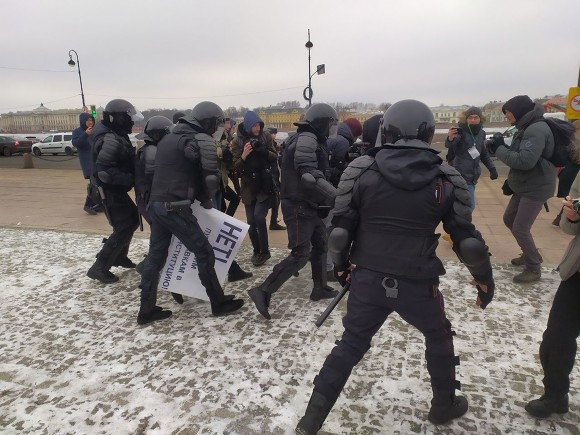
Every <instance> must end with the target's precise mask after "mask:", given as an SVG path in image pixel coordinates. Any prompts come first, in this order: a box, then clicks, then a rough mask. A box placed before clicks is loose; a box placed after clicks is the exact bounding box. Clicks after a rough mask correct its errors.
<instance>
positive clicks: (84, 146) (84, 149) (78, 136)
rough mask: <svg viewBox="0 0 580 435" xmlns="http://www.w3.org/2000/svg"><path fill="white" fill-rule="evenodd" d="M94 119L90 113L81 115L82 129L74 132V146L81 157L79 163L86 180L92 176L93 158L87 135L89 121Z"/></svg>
mask: <svg viewBox="0 0 580 435" xmlns="http://www.w3.org/2000/svg"><path fill="white" fill-rule="evenodd" d="M90 118H92V116H91V115H89V114H88V113H81V114H80V115H79V124H80V127H78V128H75V129H74V130H73V132H72V144H73V145H74V146H75V147H76V149H77V153H78V156H79V163H80V164H81V169H82V170H83V175H84V177H85V178H86V179H88V178H90V176H91V168H92V166H93V164H92V157H91V141H90V138H91V137H90V136H89V135H88V134H87V120H88V119H90Z"/></svg>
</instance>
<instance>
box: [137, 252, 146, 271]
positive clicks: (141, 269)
mask: <svg viewBox="0 0 580 435" xmlns="http://www.w3.org/2000/svg"><path fill="white" fill-rule="evenodd" d="M146 259H147V256H146V255H144V256H143V260H141V261H140V262H139V263H137V266H135V271H136V272H137V273H138V274H139V275H143V269H145V260H146Z"/></svg>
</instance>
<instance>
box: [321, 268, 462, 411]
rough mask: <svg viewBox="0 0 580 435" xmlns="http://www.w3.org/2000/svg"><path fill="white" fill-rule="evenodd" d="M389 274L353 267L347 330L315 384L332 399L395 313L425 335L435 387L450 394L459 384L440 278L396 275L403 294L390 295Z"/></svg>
mask: <svg viewBox="0 0 580 435" xmlns="http://www.w3.org/2000/svg"><path fill="white" fill-rule="evenodd" d="M385 278H386V276H385V275H384V274H380V273H377V272H374V271H371V270H368V269H363V268H360V267H359V268H356V269H355V270H354V271H353V274H352V281H351V286H350V293H349V296H348V302H347V313H346V315H345V317H344V318H343V321H342V323H343V326H344V333H343V335H342V338H341V339H340V341H338V342H337V344H336V346H335V347H334V349H332V351H331V353H330V355H329V356H328V357H327V358H326V360H325V361H324V365H323V366H322V369H321V370H320V373H319V374H318V376H316V378H315V379H314V388H315V389H316V390H318V391H319V392H320V393H322V395H323V396H325V397H326V398H327V399H328V400H330V401H332V402H333V401H335V400H336V399H337V398H338V396H339V395H340V392H341V391H342V389H343V387H344V385H345V384H346V382H347V380H348V378H349V376H350V373H351V371H352V369H353V368H354V366H356V365H357V364H358V362H359V361H360V360H361V359H362V358H363V356H364V354H365V353H366V352H367V351H368V350H369V349H370V347H371V340H372V338H373V336H374V335H375V334H376V333H377V331H378V330H379V329H380V328H381V326H382V325H383V323H384V322H385V321H386V320H387V318H388V317H389V315H390V314H391V313H392V312H393V311H394V312H396V313H398V314H399V315H400V316H401V317H402V318H403V320H405V321H406V322H407V323H409V324H410V325H412V326H414V327H415V328H417V329H418V330H419V331H421V332H422V333H423V335H424V337H425V347H426V352H425V358H426V360H427V370H428V372H429V375H430V376H431V384H432V386H433V387H434V388H437V389H439V390H443V391H449V392H452V391H454V390H455V389H456V388H458V387H459V383H458V382H457V381H456V380H455V366H456V365H457V364H458V359H457V357H456V356H455V354H454V348H453V335H454V333H453V331H452V330H451V323H450V322H449V321H448V320H447V317H446V316H445V306H444V305H445V304H444V301H443V295H442V294H441V293H440V292H439V290H437V281H438V280H437V279H435V280H433V279H430V280H412V279H408V278H396V279H397V281H398V296H397V298H389V297H387V295H386V289H385V287H383V285H382V282H383V280H384V279H385ZM434 281H435V282H434ZM393 363H394V362H393Z"/></svg>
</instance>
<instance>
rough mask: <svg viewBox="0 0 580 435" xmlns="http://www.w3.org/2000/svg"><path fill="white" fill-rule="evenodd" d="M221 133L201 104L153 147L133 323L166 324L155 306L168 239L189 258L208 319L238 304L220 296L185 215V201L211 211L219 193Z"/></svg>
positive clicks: (218, 118)
mask: <svg viewBox="0 0 580 435" xmlns="http://www.w3.org/2000/svg"><path fill="white" fill-rule="evenodd" d="M223 130H224V113H223V111H222V109H220V107H219V106H218V105H217V104H215V103H212V102H209V101H203V102H201V103H199V104H197V105H196V106H195V107H194V108H193V110H192V112H191V114H190V115H188V116H184V117H182V118H181V119H180V120H179V123H178V124H177V125H176V126H175V127H174V128H173V131H172V132H171V133H170V134H168V135H166V136H165V137H164V138H163V139H162V140H161V142H159V144H157V148H158V150H157V151H158V152H157V155H156V158H155V166H156V167H155V174H154V176H153V184H152V187H151V195H150V198H149V206H148V207H149V213H150V216H151V236H150V240H149V253H148V254H147V257H146V259H145V264H144V266H143V273H142V275H141V284H140V285H139V287H140V288H141V307H140V309H139V314H138V315H137V323H139V324H146V323H150V322H153V321H155V320H162V319H166V318H167V317H169V316H171V314H172V313H171V311H169V310H163V309H162V308H161V307H157V306H156V305H155V304H156V301H157V284H158V281H159V273H160V271H161V268H162V267H163V264H164V263H165V260H166V257H167V250H168V249H169V245H170V244H171V236H172V235H175V236H176V237H177V238H178V239H179V240H180V241H181V243H183V245H185V247H186V248H187V249H188V250H189V251H191V252H193V254H194V255H195V258H196V261H197V266H198V273H199V278H200V281H201V284H202V285H203V286H204V288H205V290H206V292H207V295H208V296H209V299H210V303H211V310H212V313H213V314H214V315H223V314H228V313H232V312H234V311H236V310H238V309H239V308H241V306H242V305H243V304H244V302H243V301H242V300H240V299H234V298H233V297H232V296H225V295H224V292H223V289H222V287H221V285H220V283H219V280H218V277H217V275H216V272H215V269H214V264H215V256H214V252H213V248H212V246H211V245H210V243H209V242H208V240H207V238H206V236H205V235H204V234H203V230H202V229H201V228H200V227H199V224H198V223H197V219H196V218H195V216H193V214H192V212H191V202H192V201H193V200H195V199H197V200H199V201H200V202H201V204H202V205H203V207H205V208H207V209H211V208H212V201H211V199H212V198H213V197H214V196H215V193H216V192H217V189H218V188H219V182H218V170H217V154H216V145H215V140H216V138H217V139H219V138H220V137H221V135H222V133H223Z"/></svg>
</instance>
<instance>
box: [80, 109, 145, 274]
mask: <svg viewBox="0 0 580 435" xmlns="http://www.w3.org/2000/svg"><path fill="white" fill-rule="evenodd" d="M142 119H143V115H142V114H141V113H140V112H139V111H138V110H137V109H135V107H134V106H133V105H132V104H131V103H129V102H128V101H126V100H122V99H116V100H112V101H109V103H107V105H106V106H105V110H104V111H103V120H102V121H101V122H99V123H98V124H97V125H96V127H95V128H94V129H93V134H92V140H93V146H92V158H93V168H92V175H91V185H92V187H93V193H94V195H95V196H96V197H97V198H98V199H97V201H98V202H100V204H102V206H103V208H104V211H105V214H106V216H107V219H108V220H109V223H110V224H111V226H112V227H113V233H112V234H111V235H110V236H109V237H108V238H107V239H103V242H104V244H103V247H102V249H101V251H100V252H99V253H98V254H97V260H96V261H95V263H94V264H93V265H92V266H91V268H90V269H89V270H88V272H87V276H88V277H89V278H92V279H96V280H99V281H101V282H103V283H112V282H116V281H118V280H119V278H118V277H117V276H115V275H114V274H112V273H111V272H110V271H109V269H110V268H111V266H120V267H125V268H134V267H135V263H133V262H132V261H131V260H130V259H129V258H128V257H127V253H128V252H129V244H130V243H131V239H132V238H133V233H134V232H135V230H136V229H137V227H138V226H139V217H138V214H137V207H136V206H135V203H134V202H133V201H132V200H131V198H130V197H129V194H128V192H129V191H130V190H131V189H132V188H133V186H134V176H135V148H133V145H132V144H131V141H130V140H129V134H130V133H131V131H132V130H133V125H134V122H135V121H138V120H142Z"/></svg>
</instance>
